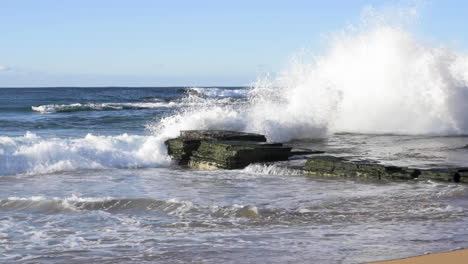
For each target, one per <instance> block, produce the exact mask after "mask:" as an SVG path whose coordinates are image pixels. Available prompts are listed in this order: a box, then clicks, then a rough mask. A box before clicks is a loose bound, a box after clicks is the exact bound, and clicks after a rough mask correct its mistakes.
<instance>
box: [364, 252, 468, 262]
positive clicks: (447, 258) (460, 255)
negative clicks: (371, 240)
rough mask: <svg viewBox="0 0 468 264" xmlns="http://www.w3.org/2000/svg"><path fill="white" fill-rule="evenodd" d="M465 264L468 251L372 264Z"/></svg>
mask: <svg viewBox="0 0 468 264" xmlns="http://www.w3.org/2000/svg"><path fill="white" fill-rule="evenodd" d="M440 263H444V264H465V263H468V249H463V250H456V251H451V252H444V253H435V254H428V255H424V256H418V257H411V258H405V259H396V260H389V261H382V262H373V263H371V264H440Z"/></svg>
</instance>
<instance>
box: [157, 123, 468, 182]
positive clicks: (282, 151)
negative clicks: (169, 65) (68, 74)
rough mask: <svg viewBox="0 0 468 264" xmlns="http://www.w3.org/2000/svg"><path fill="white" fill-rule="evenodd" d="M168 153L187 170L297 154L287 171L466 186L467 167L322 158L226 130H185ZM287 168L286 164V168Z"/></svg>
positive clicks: (243, 164) (169, 145)
mask: <svg viewBox="0 0 468 264" xmlns="http://www.w3.org/2000/svg"><path fill="white" fill-rule="evenodd" d="M165 143H166V146H167V149H168V154H169V155H170V156H171V157H172V158H173V159H174V160H175V161H176V162H177V163H178V164H179V165H183V166H188V167H189V168H195V169H203V170H213V169H227V170H232V169H242V168H245V167H246V166H248V165H249V164H251V163H262V162H275V161H286V160H288V159H289V157H290V156H293V155H300V156H304V159H307V161H306V163H305V165H304V166H303V167H302V166H301V167H300V168H298V166H297V165H295V166H291V169H294V170H300V171H302V172H303V173H304V174H308V175H312V176H319V177H327V178H331V177H333V178H360V179H372V180H414V179H419V180H435V181H445V182H457V183H458V182H460V183H468V168H434V169H420V168H409V167H399V166H386V165H382V164H378V163H374V162H369V161H366V162H356V161H350V160H347V159H346V158H342V157H336V156H325V155H322V154H323V152H322V151H312V150H308V149H292V148H291V147H288V146H284V145H283V144H282V143H267V142H266V138H265V136H264V135H259V134H253V133H244V132H237V131H226V130H186V131H181V133H180V136H179V137H177V138H174V139H169V140H167V141H166V142H165ZM286 167H288V165H286Z"/></svg>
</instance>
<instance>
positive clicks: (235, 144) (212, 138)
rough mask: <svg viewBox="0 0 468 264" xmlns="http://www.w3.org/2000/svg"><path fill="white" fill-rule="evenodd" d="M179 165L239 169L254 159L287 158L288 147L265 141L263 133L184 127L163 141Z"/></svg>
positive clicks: (274, 159) (288, 153)
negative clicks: (175, 135) (177, 133)
mask: <svg viewBox="0 0 468 264" xmlns="http://www.w3.org/2000/svg"><path fill="white" fill-rule="evenodd" d="M166 145H167V147H168V154H169V155H171V157H172V158H173V159H175V160H176V161H177V162H178V163H179V164H180V165H188V166H189V167H191V168H197V169H241V168H244V167H246V166H247V165H249V164H251V163H255V162H271V161H282V160H287V159H288V158H289V156H290V154H291V148H290V147H285V146H283V144H281V143H266V138H265V136H264V135H259V134H252V133H243V132H236V131H225V130H187V131H181V133H180V137H178V138H175V139H170V140H167V141H166Z"/></svg>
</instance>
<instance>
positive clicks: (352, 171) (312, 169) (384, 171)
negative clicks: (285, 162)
mask: <svg viewBox="0 0 468 264" xmlns="http://www.w3.org/2000/svg"><path fill="white" fill-rule="evenodd" d="M304 171H305V172H306V173H307V174H310V175H316V176H322V177H345V178H346V177H349V178H367V179H376V180H382V179H388V180H396V179H397V180H411V179H416V178H418V179H424V180H437V181H448V182H464V183H468V169H464V168H446V169H415V168H407V167H398V166H385V165H381V164H376V163H370V162H352V161H349V160H347V159H344V158H340V157H334V156H317V157H312V158H309V159H308V160H307V162H306V164H305V166H304Z"/></svg>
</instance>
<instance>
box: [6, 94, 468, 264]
mask: <svg viewBox="0 0 468 264" xmlns="http://www.w3.org/2000/svg"><path fill="white" fill-rule="evenodd" d="M1 92H2V93H1V94H0V103H1V105H2V108H0V113H1V115H0V123H1V124H2V126H0V262H1V263H97V262H99V263H187V262H200V263H220V262H223V263H239V262H242V263H259V262H260V263H285V262H286V263H288V262H290V263H304V262H305V263H307V262H314V263H360V262H364V261H371V260H383V259H390V258H400V257H406V256H412V255H418V254H424V253H427V252H440V251H446V250H453V249H457V248H466V247H468V228H467V226H468V203H467V202H466V201H468V186H466V185H459V184H451V183H436V182H430V181H415V182H372V181H351V180H327V179H316V178H311V177H308V176H305V175H301V174H300V173H298V172H297V171H291V170H288V169H284V168H282V167H280V166H277V165H274V164H273V165H271V164H270V165H251V166H249V167H247V168H246V169H244V170H235V171H211V172H205V171H194V170H186V169H181V168H179V167H177V166H175V165H174V164H173V163H171V162H170V160H169V159H168V157H167V155H166V154H165V152H164V151H165V149H164V147H161V144H162V141H163V140H164V137H163V136H168V135H172V134H171V133H175V132H172V131H173V130H174V131H176V130H177V129H180V128H193V127H191V125H195V124H196V125H198V127H199V128H212V127H213V126H214V127H216V126H221V128H232V126H230V125H233V124H235V122H234V121H237V119H235V116H232V118H233V120H234V121H232V122H227V121H226V120H217V119H216V115H211V114H212V113H217V112H216V111H217V110H219V108H218V107H224V106H226V105H227V106H229V107H228V109H232V107H233V106H234V107H235V106H239V107H242V106H243V105H244V104H245V103H246V102H247V100H248V98H247V97H248V91H246V90H245V88H239V87H237V88H197V89H186V88H162V89H161V88H149V89H148V88H145V89H135V88H100V89H78V88H73V89H64V88H56V89H25V90H22V89H7V90H1ZM155 102H156V103H157V104H153V103H155ZM148 103H151V104H148ZM78 104H79V105H78ZM109 104H111V106H109ZM137 106H138V107H137ZM33 107H35V108H33ZM37 107H39V108H37ZM119 107H120V108H119ZM41 109H42V110H44V111H42V112H41V111H40V110H41ZM194 109H195V110H194ZM203 109H205V110H206V109H210V111H205V110H203ZM46 110H47V111H46ZM204 111H205V112H204ZM194 112H196V113H199V114H197V115H190V117H193V118H195V117H197V116H198V117H200V116H204V117H207V116H208V117H209V118H208V119H203V118H202V119H195V121H193V120H188V119H184V118H181V119H180V120H181V121H180V120H179V121H178V122H176V123H171V122H167V123H165V122H166V121H167V120H169V121H171V120H174V117H178V116H181V117H184V115H185V116H186V114H187V113H192V114H193V113H194ZM223 113H225V112H223ZM165 117H169V119H165ZM165 120H166V121H165ZM187 120H188V121H187ZM207 120H208V121H211V122H212V123H207ZM189 121H190V122H193V123H190V126H189V125H187V124H186V123H184V122H189ZM221 121H222V122H221ZM223 122H224V123H223ZM162 123H164V124H165V125H166V127H165V128H164V129H161V128H159V129H160V130H157V129H156V130H154V129H153V128H154V125H155V124H156V125H158V124H162ZM180 124H183V125H180ZM28 131H29V132H28ZM168 131H169V132H170V133H169V132H168ZM157 132H160V133H159V134H158V133H157ZM162 132H167V133H166V134H164V133H162ZM176 132H178V131H176ZM125 133H126V134H125ZM467 142H468V138H467V137H463V136H454V137H452V136H437V137H436V136H414V135H413V136H401V135H369V134H367V135H366V134H331V135H329V136H328V137H326V138H323V139H314V140H311V139H308V140H294V141H292V142H290V143H289V144H291V145H293V146H296V147H308V148H312V149H317V150H325V151H326V152H327V153H329V154H333V155H339V156H346V157H350V158H353V159H371V160H374V161H377V162H381V163H384V164H395V165H404V166H416V167H437V166H468V164H467V163H468V162H467V161H468V157H467V155H468V150H466V149H463V148H461V147H462V146H464V145H466V144H467ZM303 162H304V159H303V158H301V157H296V159H294V160H292V161H291V163H293V164H295V163H303Z"/></svg>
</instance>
